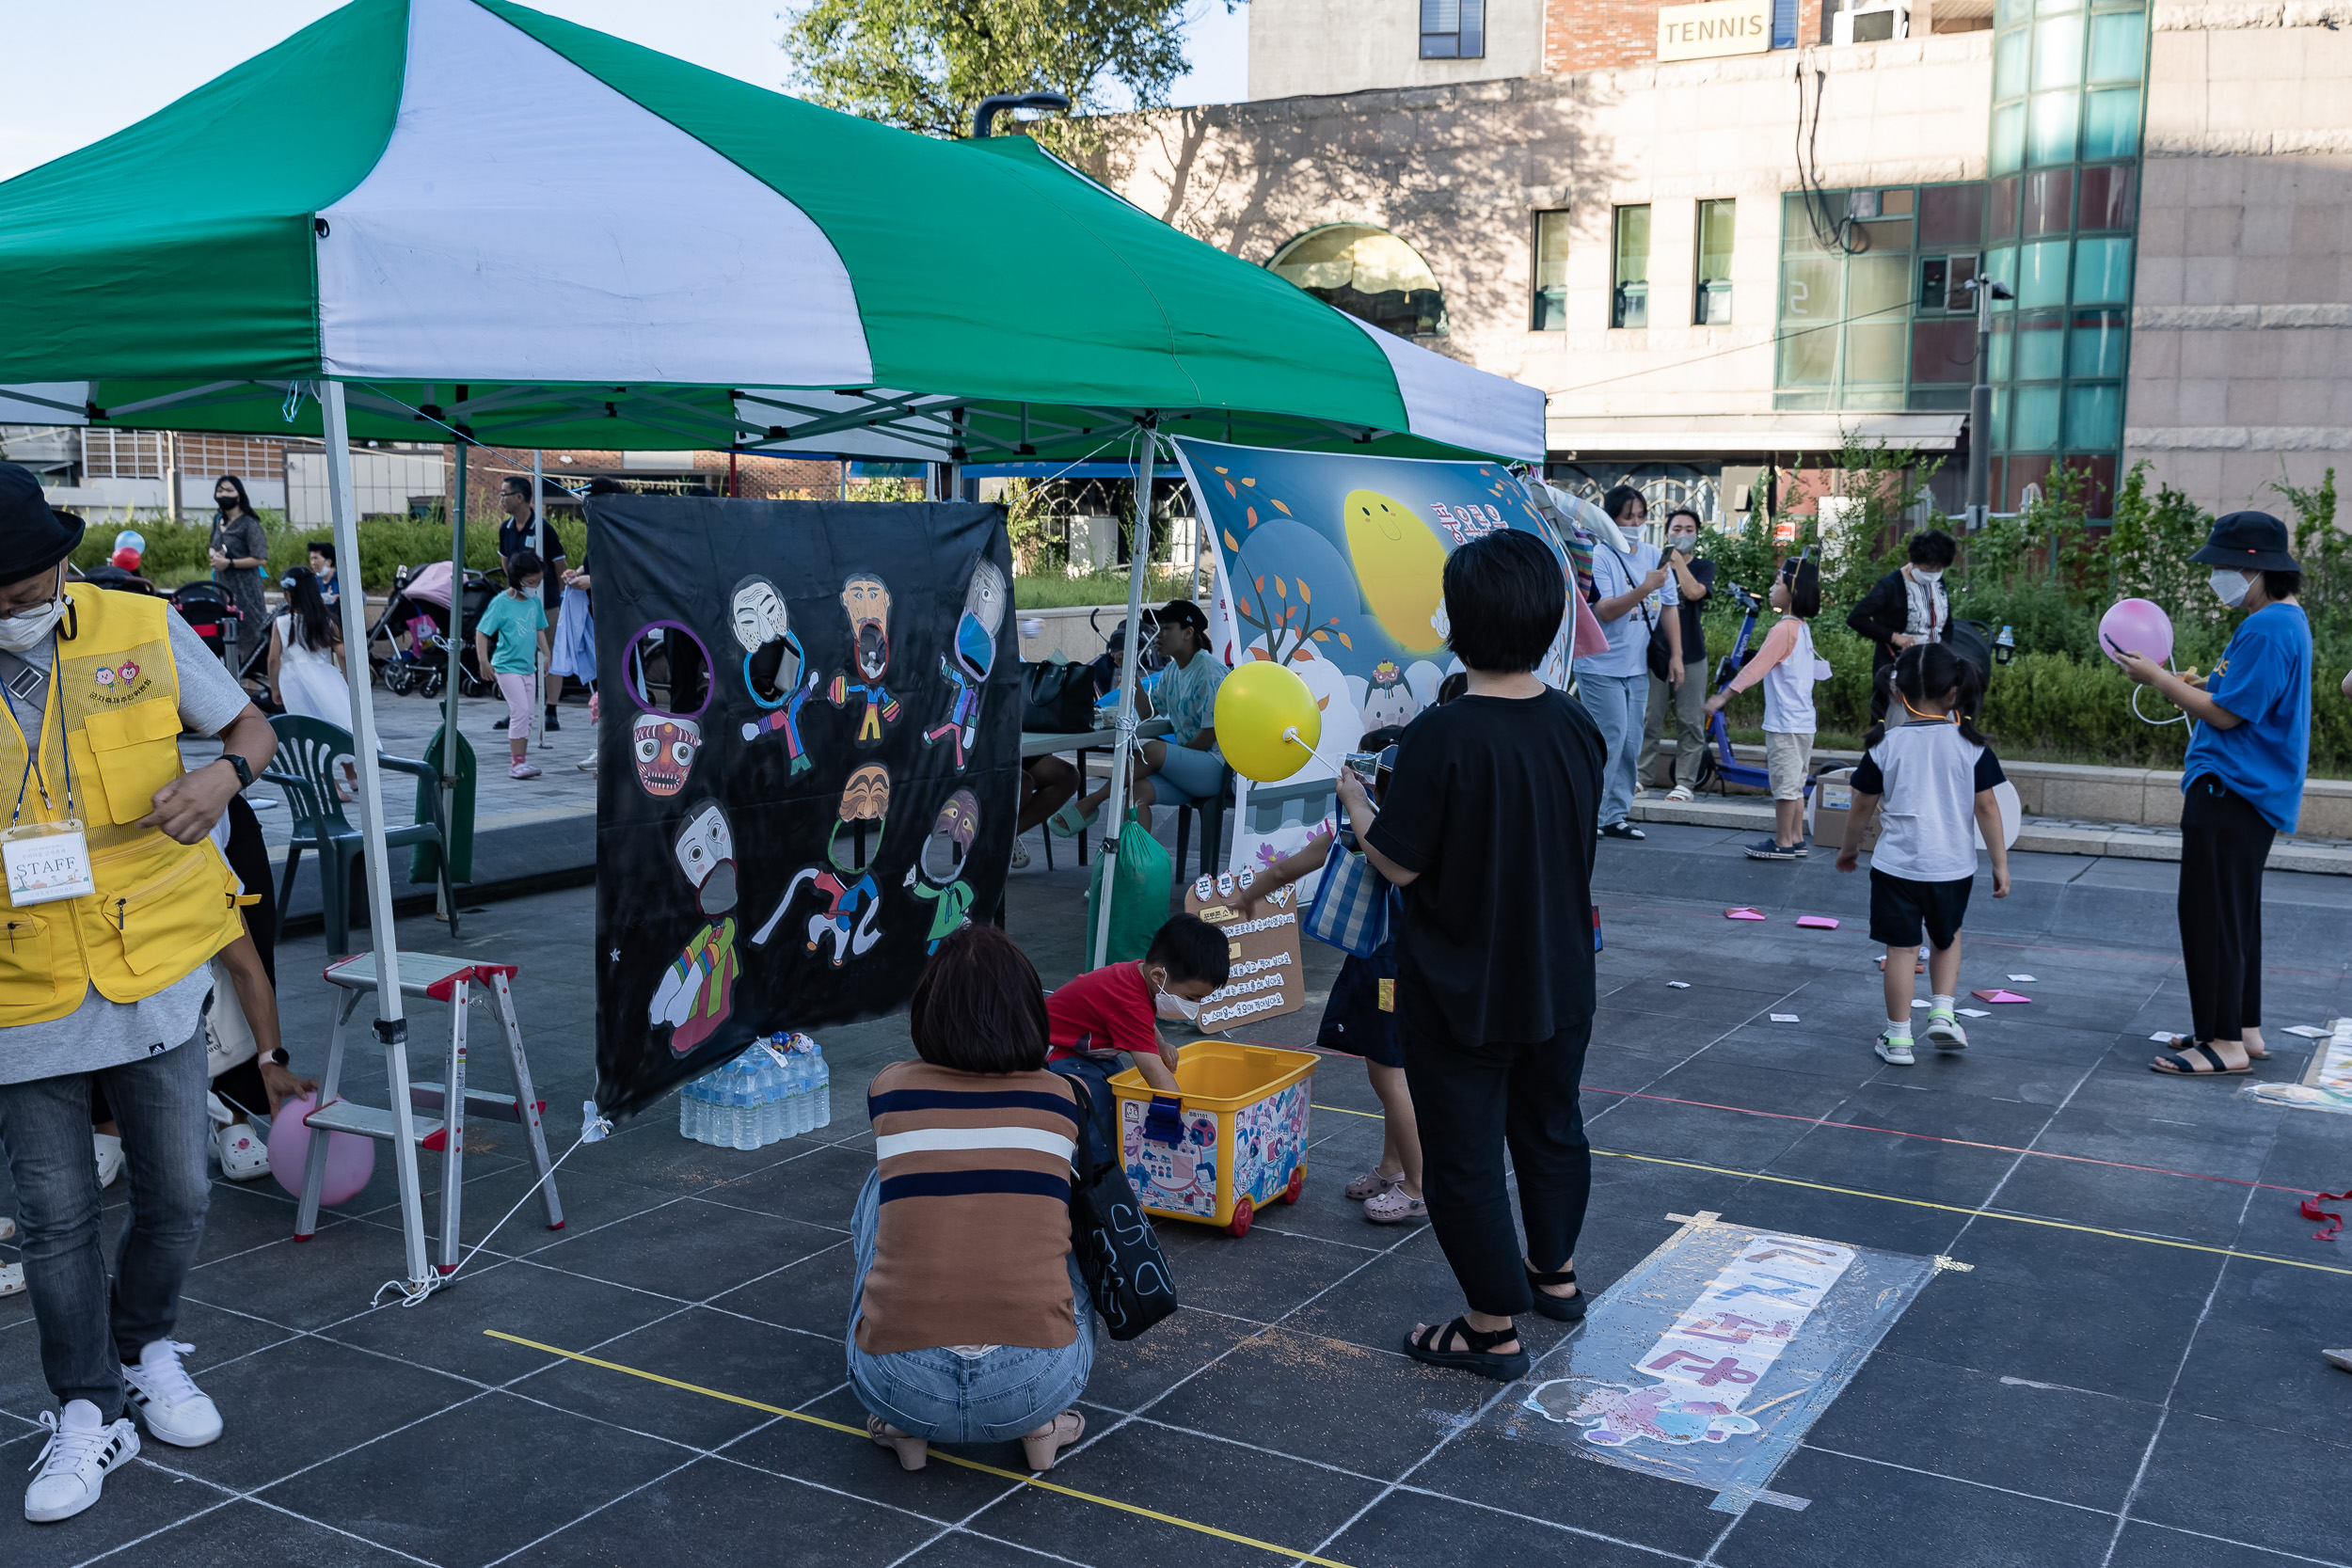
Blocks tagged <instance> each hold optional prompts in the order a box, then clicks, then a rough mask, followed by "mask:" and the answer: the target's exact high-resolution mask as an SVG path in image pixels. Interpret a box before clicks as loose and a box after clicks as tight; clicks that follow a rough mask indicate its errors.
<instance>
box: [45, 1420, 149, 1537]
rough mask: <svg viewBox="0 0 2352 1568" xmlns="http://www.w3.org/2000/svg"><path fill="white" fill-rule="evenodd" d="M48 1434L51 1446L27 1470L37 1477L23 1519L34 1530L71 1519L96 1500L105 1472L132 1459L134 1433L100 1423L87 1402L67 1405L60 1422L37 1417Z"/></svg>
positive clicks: (125, 1425)
mask: <svg viewBox="0 0 2352 1568" xmlns="http://www.w3.org/2000/svg"><path fill="white" fill-rule="evenodd" d="M40 1424H41V1425H42V1426H45V1427H47V1428H48V1429H49V1445H48V1447H46V1448H44V1449H41V1450H40V1456H39V1457H38V1458H36V1459H35V1460H34V1461H33V1463H32V1464H31V1465H29V1466H27V1468H29V1469H32V1470H35V1471H38V1472H39V1473H38V1474H37V1475H35V1476H34V1477H33V1483H32V1484H31V1485H30V1486H27V1487H26V1488H24V1517H25V1518H26V1519H28V1520H30V1521H31V1522H32V1523H34V1524H36V1525H46V1524H53V1523H55V1522H56V1521H57V1520H59V1519H71V1518H72V1517H73V1516H74V1515H75V1514H76V1513H81V1512H82V1510H84V1509H86V1508H87V1507H89V1505H90V1504H92V1503H94V1502H96V1501H97V1500H98V1494H99V1492H100V1491H101V1490H102V1489H103V1487H104V1486H105V1484H106V1475H107V1472H109V1471H111V1470H114V1469H116V1468H118V1467H119V1466H121V1465H127V1464H129V1463H130V1462H131V1460H132V1459H134V1458H135V1457H136V1456H137V1454H138V1451H139V1434H138V1429H137V1428H135V1427H134V1426H133V1425H132V1424H131V1422H130V1420H129V1418H124V1419H122V1420H119V1421H116V1422H115V1423H113V1424H112V1425H111V1426H110V1425H108V1424H106V1423H105V1422H103V1421H101V1420H100V1419H99V1418H98V1406H96V1405H94V1404H92V1403H90V1402H89V1401H87V1400H73V1401H71V1402H68V1403H67V1405H66V1407H65V1414H64V1416H63V1418H59V1416H58V1413H57V1412H56V1411H54V1410H44V1411H42V1412H41V1413H40Z"/></svg>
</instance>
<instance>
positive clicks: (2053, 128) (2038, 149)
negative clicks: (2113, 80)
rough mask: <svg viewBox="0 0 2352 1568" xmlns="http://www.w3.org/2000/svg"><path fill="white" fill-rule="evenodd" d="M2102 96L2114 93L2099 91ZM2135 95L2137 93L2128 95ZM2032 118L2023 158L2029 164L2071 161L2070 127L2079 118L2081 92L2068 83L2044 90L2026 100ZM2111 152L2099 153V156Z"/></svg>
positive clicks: (2072, 132)
mask: <svg viewBox="0 0 2352 1568" xmlns="http://www.w3.org/2000/svg"><path fill="white" fill-rule="evenodd" d="M2102 96H2106V97H2114V96H2118V95H2116V94H2103V95H2102ZM2132 96H2133V97H2134V98H2137V97H2138V94H2137V93H2135V94H2133V95H2132ZM2029 104H2030V107H2031V109H2032V111H2033V112H2032V119H2031V121H2030V123H2029V125H2028V126H2027V132H2026V162H2027V163H2030V164H2071V163H2073V162H2074V131H2075V128H2076V126H2077V125H2078V123H2079V122H2080V120H2081V118H2082V94H2080V93H2078V92H2076V91H2074V89H2073V88H2072V87H2069V88H2067V89H2066V90H2064V91H2062V92H2045V93H2042V94H2041V95H2039V96H2038V97H2035V98H2033V99H2031V100H2029ZM2112 155H2113V154H2110V153H2105V152H2103V153H2100V154H2098V156H2100V157H2103V158H2104V157H2109V156H2112Z"/></svg>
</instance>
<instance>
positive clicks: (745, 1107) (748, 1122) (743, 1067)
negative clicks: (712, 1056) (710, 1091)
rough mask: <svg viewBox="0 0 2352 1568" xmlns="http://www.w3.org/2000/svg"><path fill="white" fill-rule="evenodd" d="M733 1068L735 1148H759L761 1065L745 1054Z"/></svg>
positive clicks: (736, 1060) (749, 1054)
mask: <svg viewBox="0 0 2352 1568" xmlns="http://www.w3.org/2000/svg"><path fill="white" fill-rule="evenodd" d="M733 1066H734V1069H735V1094H736V1107H735V1147H736V1148H758V1147H759V1144H760V1137H759V1102H760V1092H761V1089H762V1087H763V1085H761V1083H760V1077H759V1063H758V1062H755V1061H754V1060H753V1059H752V1053H750V1052H745V1053H743V1054H742V1055H740V1056H738V1057H737V1058H736V1059H735V1061H734V1063H733Z"/></svg>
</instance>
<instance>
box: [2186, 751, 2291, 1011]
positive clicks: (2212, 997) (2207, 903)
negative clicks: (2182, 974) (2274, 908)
mask: <svg viewBox="0 0 2352 1568" xmlns="http://www.w3.org/2000/svg"><path fill="white" fill-rule="evenodd" d="M2277 836H2278V830H2277V829H2275V828H2273V827H2272V826H2271V825H2270V823H2269V822H2268V821H2267V820H2266V819H2265V817H2264V816H2263V814H2262V813H2260V812H2258V811H2256V810H2255V809H2254V807H2253V805H2252V803H2251V802H2250V801H2249V800H2247V799H2246V798H2245V797H2244V796H2242V795H2240V794H2238V793H2237V792H2236V791H2234V790H2233V789H2231V788H2230V787H2229V786H2228V785H2227V784H2223V783H2222V782H2221V781H2220V780H2219V779H2217V778H2215V777H2214V776H2213V775H2212V774H2210V773H2201V774H2199V775H2198V776H2197V777H2196V778H2195V779H2192V780H2191V781H2189V785H2188V793H2187V795H2186V796H2185V798H2184V799H2183V800H2182V801H2181V891H2180V899H2179V905H2178V910H2179V913H2180V920H2181V962H2182V966H2183V967H2184V968H2185V970H2186V971H2187V972H2188V1016H2189V1025H2190V1028H2191V1029H2192V1030H2193V1031H2194V1036H2193V1037H2194V1038H2196V1039H2199V1040H2233V1039H2236V1038H2238V1037H2239V1036H2241V1035H2242V1034H2244V1033H2245V1031H2246V1030H2248V1029H2249V1028H2252V1027H2255V1026H2258V1025H2260V1024H2261V1022H2262V1021H2263V863H2264V862H2265V861H2266V860H2268V859H2269V858H2270V844H2271V840H2272V839H2274V838H2276V837H2277Z"/></svg>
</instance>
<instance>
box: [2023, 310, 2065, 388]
mask: <svg viewBox="0 0 2352 1568" xmlns="http://www.w3.org/2000/svg"><path fill="white" fill-rule="evenodd" d="M2014 336H2015V340H2016V343H2017V349H2016V370H2015V372H2014V374H2015V376H2016V379H2018V380H2019V381H2056V380H2058V377H2059V376H2060V375H2062V374H2063V373H2064V372H2065V370H2066V318H2065V317H2064V316H2020V317H2018V318H2017V330H2016V333H2015V334H2014Z"/></svg>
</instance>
